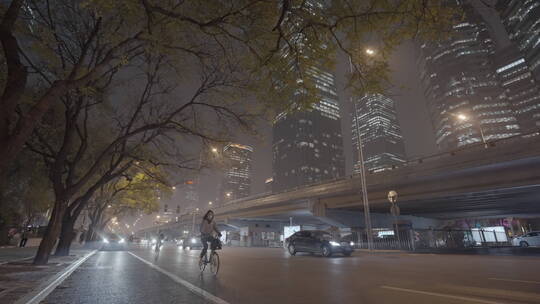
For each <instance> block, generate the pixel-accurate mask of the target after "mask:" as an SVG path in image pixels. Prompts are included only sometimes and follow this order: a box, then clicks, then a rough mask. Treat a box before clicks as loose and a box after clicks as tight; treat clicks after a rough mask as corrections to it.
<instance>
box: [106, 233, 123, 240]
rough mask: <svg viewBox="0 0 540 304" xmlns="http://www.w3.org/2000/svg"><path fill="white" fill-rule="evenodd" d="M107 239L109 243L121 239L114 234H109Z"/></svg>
mask: <svg viewBox="0 0 540 304" xmlns="http://www.w3.org/2000/svg"><path fill="white" fill-rule="evenodd" d="M107 239H108V240H109V241H118V240H119V239H120V237H119V236H118V235H116V234H114V233H109V234H107Z"/></svg>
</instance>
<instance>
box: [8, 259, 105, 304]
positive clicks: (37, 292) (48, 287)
mask: <svg viewBox="0 0 540 304" xmlns="http://www.w3.org/2000/svg"><path fill="white" fill-rule="evenodd" d="M96 252H97V250H93V251H92V252H90V253H88V254H87V255H85V256H84V257H82V258H81V259H80V260H78V261H77V262H75V263H73V264H71V265H70V266H69V267H68V268H66V269H64V270H63V271H61V272H60V273H58V274H56V275H55V276H54V277H52V278H51V279H49V280H47V281H45V282H44V283H42V284H40V285H39V286H38V287H37V288H36V289H34V291H32V292H30V293H28V294H26V295H25V296H24V297H22V298H20V299H19V300H17V302H15V304H37V303H39V302H41V301H42V300H43V299H45V298H46V297H47V296H48V295H49V294H50V293H51V292H52V291H53V290H54V289H55V288H56V287H57V286H58V285H60V284H62V282H64V280H65V279H67V278H68V277H69V276H70V275H71V274H72V273H73V272H74V271H75V269H77V267H79V266H80V265H81V264H82V263H84V262H85V261H86V260H88V259H89V258H90V257H91V256H92V255H94V254H95V253H96Z"/></svg>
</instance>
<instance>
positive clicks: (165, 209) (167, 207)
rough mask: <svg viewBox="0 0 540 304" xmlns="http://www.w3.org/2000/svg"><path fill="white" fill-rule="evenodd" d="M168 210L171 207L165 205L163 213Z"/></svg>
mask: <svg viewBox="0 0 540 304" xmlns="http://www.w3.org/2000/svg"><path fill="white" fill-rule="evenodd" d="M167 209H169V205H167V204H165V207H163V212H167Z"/></svg>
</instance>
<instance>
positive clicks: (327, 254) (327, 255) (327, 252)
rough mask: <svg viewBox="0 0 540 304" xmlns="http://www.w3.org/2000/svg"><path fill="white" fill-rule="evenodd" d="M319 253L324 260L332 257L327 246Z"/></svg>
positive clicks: (330, 250)
mask: <svg viewBox="0 0 540 304" xmlns="http://www.w3.org/2000/svg"><path fill="white" fill-rule="evenodd" d="M321 252H322V255H323V257H326V258H327V257H330V256H331V255H332V249H330V246H328V245H324V246H323V247H322V250H321Z"/></svg>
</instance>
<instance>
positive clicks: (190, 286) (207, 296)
mask: <svg viewBox="0 0 540 304" xmlns="http://www.w3.org/2000/svg"><path fill="white" fill-rule="evenodd" d="M128 253H129V254H131V255H132V256H133V257H135V258H137V259H139V260H140V261H141V262H143V263H145V264H146V265H148V266H150V267H152V268H154V269H155V270H157V271H159V272H161V273H163V274H164V275H166V276H168V277H169V278H171V279H172V280H173V281H175V282H176V283H179V284H182V285H184V286H185V287H186V288H187V289H189V291H191V292H193V293H194V294H196V295H199V296H201V297H203V298H204V299H206V300H208V301H211V302H212V303H215V304H229V302H227V301H225V300H223V299H221V298H218V297H216V296H214V295H213V294H211V293H209V292H207V291H206V290H204V289H202V288H199V287H197V286H195V285H193V284H191V283H190V282H188V281H186V280H184V279H181V278H179V277H178V276H176V275H174V274H172V273H170V272H168V271H167V270H165V269H163V268H161V267H159V266H157V265H154V264H152V263H150V262H148V261H147V260H145V259H143V258H141V257H140V256H138V255H136V254H134V253H132V252H128Z"/></svg>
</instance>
